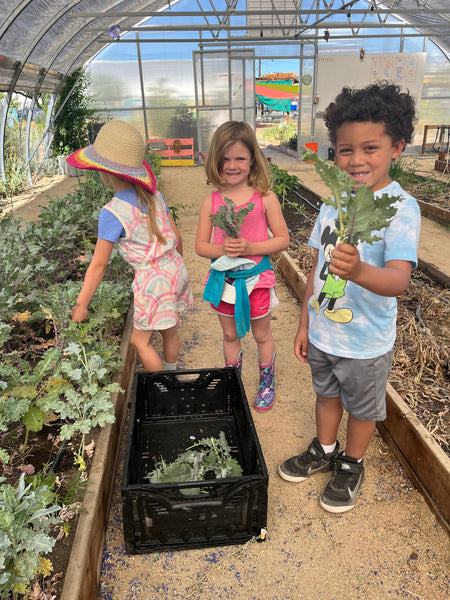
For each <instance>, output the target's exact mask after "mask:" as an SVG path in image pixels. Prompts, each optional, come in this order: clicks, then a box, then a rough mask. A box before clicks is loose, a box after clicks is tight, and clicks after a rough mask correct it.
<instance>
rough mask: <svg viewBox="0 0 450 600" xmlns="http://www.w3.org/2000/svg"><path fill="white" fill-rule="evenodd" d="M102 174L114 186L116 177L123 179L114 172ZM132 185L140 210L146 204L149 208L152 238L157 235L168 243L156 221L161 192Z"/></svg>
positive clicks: (161, 240) (148, 214) (160, 240)
mask: <svg viewBox="0 0 450 600" xmlns="http://www.w3.org/2000/svg"><path fill="white" fill-rule="evenodd" d="M100 175H101V178H102V179H103V181H104V182H105V183H106V185H110V186H111V187H112V188H114V178H117V179H122V178H121V177H119V176H118V175H113V174H112V173H105V172H100ZM123 181H124V180H123ZM130 183H131V182H130ZM132 185H134V188H135V189H136V192H137V197H138V206H139V210H142V206H145V208H146V209H147V224H148V233H149V236H150V239H151V240H152V239H153V238H154V237H155V238H156V239H157V240H158V242H160V243H161V244H166V243H167V240H166V238H165V237H164V236H163V234H162V233H161V231H160V229H159V227H158V223H157V222H156V206H155V201H156V197H157V195H158V194H159V192H156V194H151V193H150V192H149V191H147V190H146V189H144V188H143V187H142V186H140V185H135V184H132Z"/></svg>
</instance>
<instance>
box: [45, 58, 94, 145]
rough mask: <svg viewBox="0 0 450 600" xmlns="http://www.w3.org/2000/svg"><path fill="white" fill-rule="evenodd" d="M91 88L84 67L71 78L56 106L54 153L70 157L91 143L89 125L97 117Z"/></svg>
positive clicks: (74, 72) (77, 70)
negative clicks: (71, 153)
mask: <svg viewBox="0 0 450 600" xmlns="http://www.w3.org/2000/svg"><path fill="white" fill-rule="evenodd" d="M89 84H90V75H89V73H88V72H87V71H85V70H84V68H83V67H79V68H78V69H76V70H75V71H73V73H71V75H70V76H69V77H68V78H67V81H66V83H65V85H64V87H63V89H62V91H61V95H60V97H59V98H58V100H57V102H56V104H55V113H56V114H57V117H56V118H55V122H54V134H53V140H52V149H53V151H54V152H55V153H56V154H69V153H70V152H75V150H78V148H82V147H83V146H87V145H88V143H89V121H90V120H92V119H93V117H94V115H95V113H96V109H95V108H94V107H93V98H92V97H91V96H90V95H89V93H88V88H89ZM58 113H59V114H58Z"/></svg>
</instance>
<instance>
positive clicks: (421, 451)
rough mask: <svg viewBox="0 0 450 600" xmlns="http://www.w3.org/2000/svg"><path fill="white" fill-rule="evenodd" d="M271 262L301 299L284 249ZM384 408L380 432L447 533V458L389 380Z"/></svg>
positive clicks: (301, 284)
mask: <svg viewBox="0 0 450 600" xmlns="http://www.w3.org/2000/svg"><path fill="white" fill-rule="evenodd" d="M275 262H276V266H277V269H278V270H279V272H280V273H281V275H282V276H283V277H284V279H285V281H286V283H287V285H288V286H289V288H290V289H291V291H292V293H293V294H294V296H295V297H296V298H297V300H298V301H299V302H302V301H303V295H304V292H305V286H306V276H305V275H304V273H303V272H302V271H301V270H300V269H299V267H298V266H297V264H296V263H295V261H294V260H293V259H292V258H291V257H290V256H289V254H288V253H287V252H281V253H280V254H278V255H277V256H276V259H275ZM386 410H387V417H386V420H385V421H382V422H380V423H377V428H378V430H379V432H380V434H381V435H382V437H383V439H384V440H385V441H386V443H387V444H388V445H389V448H390V449H391V450H392V452H393V454H394V455H395V456H396V458H397V459H398V460H399V462H400V463H401V465H402V466H403V467H404V469H405V471H406V472H407V473H408V476H409V477H410V479H411V481H412V483H413V484H414V485H415V486H416V488H417V489H418V490H419V491H420V492H421V493H422V494H423V496H424V498H425V500H426V501H427V503H428V505H429V506H430V508H431V509H432V510H433V512H434V514H435V515H436V517H437V519H438V521H439V522H440V524H441V525H442V527H443V528H444V529H445V530H446V531H447V533H449V534H450V457H449V456H448V455H447V454H446V453H445V452H444V451H443V450H442V448H441V447H440V446H439V444H438V443H437V442H436V440H435V439H434V438H433V437H432V435H431V434H430V432H429V431H428V430H427V429H426V428H425V427H424V426H423V425H422V423H421V422H420V421H419V419H418V418H417V416H416V415H415V414H414V413H413V411H412V410H411V409H410V408H409V406H408V405H407V404H406V402H404V401H403V399H402V398H401V396H400V395H399V394H398V393H397V392H396V391H395V389H394V388H393V387H392V386H391V385H390V384H389V383H388V386H387V390H386Z"/></svg>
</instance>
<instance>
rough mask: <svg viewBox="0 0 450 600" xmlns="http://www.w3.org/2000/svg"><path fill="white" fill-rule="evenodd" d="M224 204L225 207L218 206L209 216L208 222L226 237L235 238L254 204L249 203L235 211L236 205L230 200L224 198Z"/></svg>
mask: <svg viewBox="0 0 450 600" xmlns="http://www.w3.org/2000/svg"><path fill="white" fill-rule="evenodd" d="M224 202H225V204H226V206H220V208H219V210H218V211H217V212H216V213H215V214H214V215H210V217H209V218H210V221H211V223H212V224H213V225H214V226H215V227H219V228H220V229H222V230H223V231H224V232H225V235H226V236H227V237H232V238H237V237H239V234H240V232H241V228H242V223H243V222H244V219H245V217H246V216H247V215H248V213H249V212H251V211H252V210H253V208H254V207H255V204H254V203H253V202H249V203H248V204H247V206H241V207H240V208H238V209H236V205H235V204H234V202H233V200H230V198H224Z"/></svg>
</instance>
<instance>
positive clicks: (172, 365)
mask: <svg viewBox="0 0 450 600" xmlns="http://www.w3.org/2000/svg"><path fill="white" fill-rule="evenodd" d="M177 366H178V362H174V363H167V362H166V361H165V360H164V359H163V369H164V371H176V370H177Z"/></svg>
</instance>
